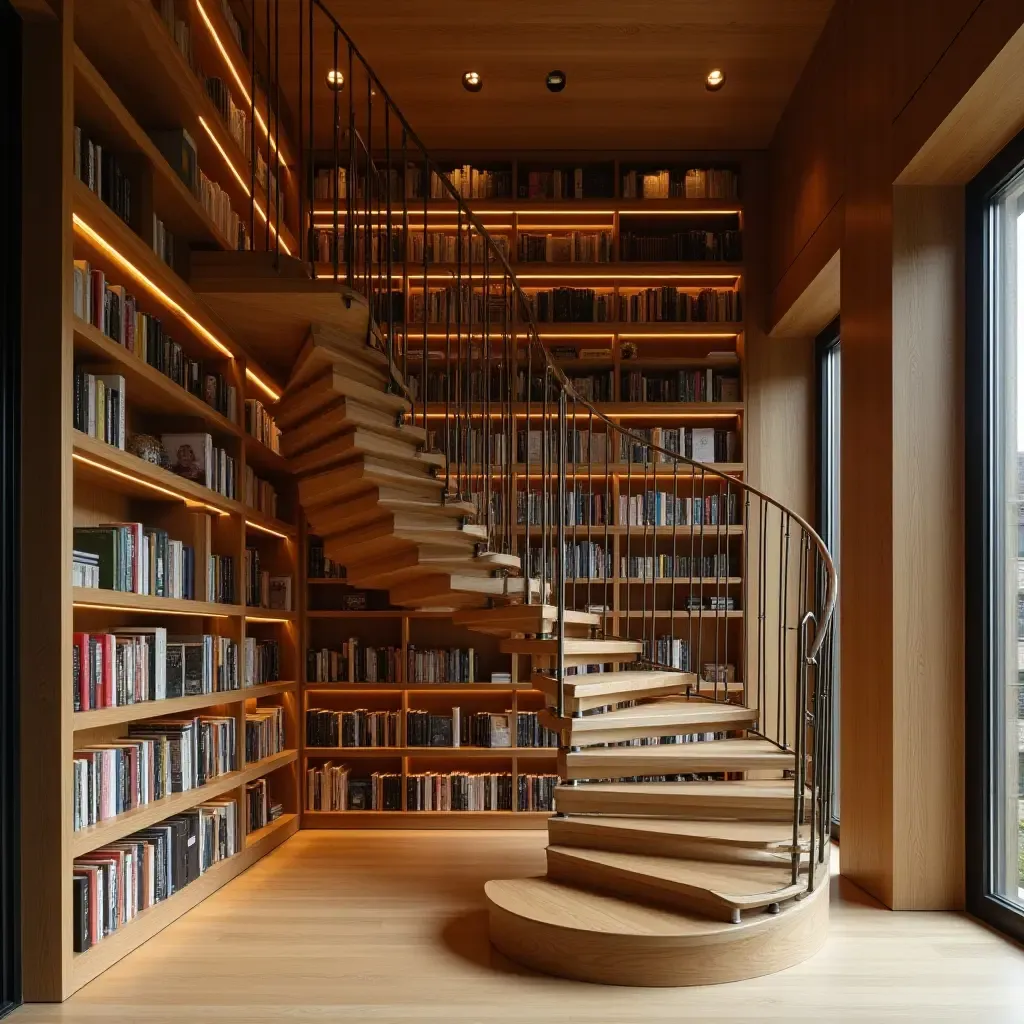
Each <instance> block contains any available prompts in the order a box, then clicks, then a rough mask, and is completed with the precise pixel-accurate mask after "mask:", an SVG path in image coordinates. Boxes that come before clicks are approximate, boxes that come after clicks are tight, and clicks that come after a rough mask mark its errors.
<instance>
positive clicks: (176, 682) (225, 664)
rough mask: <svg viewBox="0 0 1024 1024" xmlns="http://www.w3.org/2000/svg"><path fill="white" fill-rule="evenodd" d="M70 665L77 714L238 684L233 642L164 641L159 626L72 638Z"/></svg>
mask: <svg viewBox="0 0 1024 1024" xmlns="http://www.w3.org/2000/svg"><path fill="white" fill-rule="evenodd" d="M72 666H73V669H72V685H73V687H74V690H73V692H74V708H75V710H76V711H89V710H92V709H94V708H110V707H122V706H124V705H127V704H139V703H141V702H143V701H154V700H166V699H170V698H173V697H189V696H196V695H199V694H205V693H223V692H226V691H229V690H237V689H238V688H239V687H240V685H241V682H240V674H239V666H238V645H237V644H236V643H235V641H234V640H232V639H230V638H229V637H224V636H213V635H211V634H203V635H189V636H168V635H167V629H166V628H165V627H163V626H118V627H115V628H114V629H112V630H110V631H106V632H97V633H75V634H74V636H73V651H72Z"/></svg>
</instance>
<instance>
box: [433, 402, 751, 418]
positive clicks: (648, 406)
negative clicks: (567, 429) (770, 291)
mask: <svg viewBox="0 0 1024 1024" xmlns="http://www.w3.org/2000/svg"><path fill="white" fill-rule="evenodd" d="M593 404H594V407H595V408H596V409H597V410H598V411H599V412H602V413H604V414H605V416H607V417H608V418H609V419H618V418H620V417H622V416H630V417H641V416H642V417H650V418H651V419H665V418H672V419H715V418H726V417H727V418H729V419H733V418H734V417H736V416H737V415H739V414H740V413H742V412H743V411H744V408H745V406H744V403H743V402H594V403H593ZM474 405H475V406H476V408H473V409H471V410H470V412H469V419H470V421H471V422H472V421H476V420H480V419H482V418H483V409H482V408H481V406H482V402H481V401H480V399H474ZM421 409H422V405H421V406H419V407H417V409H416V413H417V415H419V414H420V410H421ZM445 415H446V411H445V407H444V403H442V402H428V403H427V416H428V417H432V418H438V419H440V418H441V417H443V416H445ZM501 415H502V414H501V413H493V414H492V419H497V418H499V417H500V416H501ZM512 415H514V416H516V417H517V418H522V419H525V418H526V416H527V404H526V403H525V402H515V403H513V404H512ZM529 416H530V418H531V419H541V418H543V412H541V403H540V402H532V403H531V404H530V406H529ZM555 416H556V414H555V413H549V414H548V418H549V419H554V418H555ZM567 418H568V419H573V418H575V419H577V420H589V419H590V413H589V411H587V412H574V411H573V406H572V399H570V400H569V411H568V414H567Z"/></svg>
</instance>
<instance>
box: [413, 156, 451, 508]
mask: <svg viewBox="0 0 1024 1024" xmlns="http://www.w3.org/2000/svg"><path fill="white" fill-rule="evenodd" d="M421 182H422V192H423V358H422V361H421V362H420V391H421V392H422V395H421V397H422V399H423V422H422V424H421V426H422V427H423V429H424V430H426V428H427V327H428V325H429V323H430V288H429V283H430V281H429V278H428V276H427V267H428V266H429V261H428V260H427V217H428V215H429V212H430V211H429V206H428V199H429V197H430V161H429V160H428V159H427V155H426V153H424V154H423V177H422V179H421ZM451 360H452V353H451V346H450V344H449V338H448V332H447V331H445V364H444V369H445V377H444V459H445V463H444V481H445V485H444V493H445V494H448V493H449V492H450V491H451V465H450V463H451V457H452V450H451V447H450V446H449V444H448V388H449V386H450V385H449V383H448V375H449V374H450V373H451V368H452V367H451Z"/></svg>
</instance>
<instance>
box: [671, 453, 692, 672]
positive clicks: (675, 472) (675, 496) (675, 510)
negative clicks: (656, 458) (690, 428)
mask: <svg viewBox="0 0 1024 1024" xmlns="http://www.w3.org/2000/svg"><path fill="white" fill-rule="evenodd" d="M680 504H681V502H680V500H679V460H678V459H673V460H672V565H671V566H670V569H671V571H670V573H669V578H670V580H671V582H670V584H669V590H670V591H671V593H670V594H669V601H670V605H671V608H670V611H669V644H670V645H671V650H672V662H673V664H674V663H675V651H676V577H677V576H678V575H679V549H678V547H677V538H678V535H679V506H680ZM689 661H690V652H689V651H687V652H686V662H687V663H686V664H685V665H684V664H683V659H682V658H680V659H679V667H680V668H681V669H688V668H689V667H690V666H689Z"/></svg>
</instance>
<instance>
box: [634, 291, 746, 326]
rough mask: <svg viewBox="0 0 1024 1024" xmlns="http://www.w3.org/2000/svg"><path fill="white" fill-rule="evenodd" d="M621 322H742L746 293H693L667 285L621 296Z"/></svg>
mask: <svg viewBox="0 0 1024 1024" xmlns="http://www.w3.org/2000/svg"><path fill="white" fill-rule="evenodd" d="M618 318H619V320H620V321H621V322H622V323H739V322H740V321H741V320H742V319H743V293H742V292H741V291H740V290H739V289H738V288H736V289H732V288H702V289H701V290H700V291H699V292H697V293H693V292H689V291H683V290H682V289H681V288H673V287H670V286H665V287H662V288H644V289H643V290H642V291H638V292H631V293H629V294H620V295H619V312H618Z"/></svg>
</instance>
